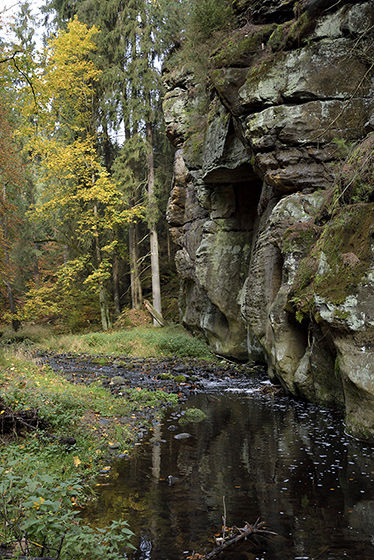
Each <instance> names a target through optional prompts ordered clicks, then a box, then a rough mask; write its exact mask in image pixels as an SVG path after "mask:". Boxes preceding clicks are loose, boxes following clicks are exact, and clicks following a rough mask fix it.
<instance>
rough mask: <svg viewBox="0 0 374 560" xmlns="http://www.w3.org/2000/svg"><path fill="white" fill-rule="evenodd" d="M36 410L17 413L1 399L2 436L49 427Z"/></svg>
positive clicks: (0, 424) (0, 421) (0, 428)
mask: <svg viewBox="0 0 374 560" xmlns="http://www.w3.org/2000/svg"><path fill="white" fill-rule="evenodd" d="M47 425H48V424H47V422H46V421H45V420H43V419H42V418H40V417H39V414H38V411H37V409H36V408H30V409H28V410H18V411H15V410H13V409H12V408H11V407H9V406H7V405H6V404H5V403H4V401H3V400H2V399H0V434H1V435H4V434H17V435H18V434H19V433H20V432H21V431H22V429H26V430H37V429H38V428H40V427H42V428H45V427H47Z"/></svg>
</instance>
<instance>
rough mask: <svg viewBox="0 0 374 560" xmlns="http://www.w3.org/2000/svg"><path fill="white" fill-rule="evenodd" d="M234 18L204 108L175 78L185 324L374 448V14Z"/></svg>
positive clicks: (171, 214)
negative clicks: (339, 419) (333, 411)
mask: <svg viewBox="0 0 374 560" xmlns="http://www.w3.org/2000/svg"><path fill="white" fill-rule="evenodd" d="M234 6H235V10H236V15H237V21H238V27H237V29H235V30H231V31H230V32H227V33H226V34H225V35H224V36H223V35H221V37H220V39H219V41H218V42H216V44H215V47H214V49H213V50H212V51H211V52H210V55H209V71H208V73H207V76H206V88H205V89H204V95H205V109H203V110H202V108H203V107H204V104H203V103H202V102H201V97H202V95H203V94H202V89H201V87H200V88H199V87H197V86H199V85H201V84H199V83H198V79H199V78H198V77H197V76H196V75H194V74H193V73H192V72H191V71H190V70H187V68H186V67H184V68H183V67H180V66H179V67H178V66H175V67H174V68H172V69H171V68H170V66H169V68H167V67H166V70H165V84H166V88H167V93H166V95H165V100H164V113H165V118H166V122H167V132H168V135H169V137H170V139H171V141H172V142H173V144H174V145H175V146H176V148H177V151H176V157H175V168H174V183H173V188H172V192H171V197H170V201H169V207H168V216H167V217H168V221H169V224H170V228H171V232H172V235H173V239H174V241H175V242H176V243H177V245H178V246H179V251H178V253H177V257H176V263H177V269H178V273H179V275H180V278H181V282H182V285H181V294H180V308H181V313H182V318H183V322H184V324H185V325H186V326H188V327H189V328H191V329H195V330H200V331H202V332H203V333H204V334H205V336H206V337H207V339H208V341H209V343H210V344H211V346H212V347H213V348H214V350H215V351H216V352H217V353H218V354H221V355H224V356H228V357H231V358H235V359H239V360H247V359H248V360H255V361H263V362H266V363H267V365H268V369H269V375H270V377H271V378H272V379H276V380H279V381H280V382H281V383H282V385H283V386H284V387H285V388H286V389H287V390H288V391H289V392H291V393H293V394H295V395H300V396H302V397H305V398H308V399H310V400H314V401H317V402H320V403H323V404H326V405H330V404H333V405H335V406H336V405H337V406H339V407H344V410H345V415H346V424H347V429H348V430H349V431H350V432H351V433H353V434H354V435H357V436H360V437H361V436H363V437H374V299H373V295H374V214H373V212H374V204H373V202H372V200H374V196H373V194H374V173H373V170H374V133H373V132H372V131H374V5H373V2H371V1H355V2H354V1H351V2H347V1H344V0H340V1H338V2H336V1H335V0H334V1H329V0H302V1H299V2H295V1H292V0H261V1H258V0H235V2H234ZM200 80H201V77H200Z"/></svg>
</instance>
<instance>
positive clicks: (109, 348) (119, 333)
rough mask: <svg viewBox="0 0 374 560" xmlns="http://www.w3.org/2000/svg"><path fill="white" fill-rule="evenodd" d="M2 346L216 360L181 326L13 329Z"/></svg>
mask: <svg viewBox="0 0 374 560" xmlns="http://www.w3.org/2000/svg"><path fill="white" fill-rule="evenodd" d="M0 340H1V341H2V343H3V344H7V343H8V342H14V341H23V344H24V345H25V346H30V347H31V346H32V347H35V348H38V349H44V350H47V351H51V352H75V353H87V354H106V355H111V356H113V355H114V356H120V355H125V356H134V357H149V358H151V357H152V358H162V357H164V356H176V357H178V358H201V359H205V360H211V359H213V355H212V352H211V350H210V349H209V347H208V346H207V344H206V343H205V342H204V341H203V340H201V339H200V338H197V337H194V336H192V335H190V334H189V333H188V332H187V331H186V330H185V329H183V328H182V327H179V326H175V327H165V328H154V327H151V326H142V327H135V328H128V329H123V330H113V331H110V332H107V333H104V332H91V333H86V334H79V335H78V334H77V335H76V334H74V335H70V334H58V335H56V334H55V332H54V331H53V330H52V329H50V328H48V327H40V326H33V325H31V326H27V325H26V326H24V327H22V328H21V329H20V330H19V331H17V333H15V332H14V331H13V330H12V329H11V328H10V327H7V328H4V329H3V331H2V337H1V339H0Z"/></svg>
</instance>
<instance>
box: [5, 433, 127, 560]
mask: <svg viewBox="0 0 374 560" xmlns="http://www.w3.org/2000/svg"><path fill="white" fill-rule="evenodd" d="M35 451H36V450H35V448H34V446H33V445H32V444H31V445H29V446H28V450H27V451H26V452H25V453H24V454H22V455H21V454H19V451H18V449H17V448H15V447H12V446H10V447H9V448H7V451H6V453H5V454H4V455H5V456H4V455H3V458H2V460H3V465H1V466H0V496H1V498H0V526H2V529H3V537H2V538H3V540H4V541H5V542H7V543H9V544H10V543H17V544H18V548H19V551H20V553H21V554H22V555H27V556H37V557H39V556H40V553H41V552H44V553H45V552H47V555H51V556H55V554H56V553H57V552H60V556H59V557H60V558H61V559H64V558H72V559H77V560H82V558H90V560H91V559H92V560H101V559H102V558H108V559H111V560H117V559H118V557H119V556H120V555H121V554H123V552H124V551H125V550H126V549H131V548H134V547H133V546H132V545H131V543H130V539H131V537H132V536H133V533H132V531H131V530H130V529H129V527H128V523H127V522H126V521H122V520H119V521H114V522H112V524H111V525H110V526H109V527H105V528H103V529H93V528H91V527H87V526H83V523H82V520H80V519H79V518H77V510H76V509H75V504H79V503H80V502H82V503H83V502H84V500H85V494H84V485H83V482H82V479H81V478H80V477H78V476H74V477H70V478H66V479H65V480H62V479H61V474H60V473H54V474H50V473H49V472H48V465H49V458H48V457H47V456H46V454H45V453H43V452H40V450H39V449H38V450H37V454H36V453H35ZM12 456H13V457H12ZM5 460H6V464H5V465H4V463H5ZM4 537H5V538H4Z"/></svg>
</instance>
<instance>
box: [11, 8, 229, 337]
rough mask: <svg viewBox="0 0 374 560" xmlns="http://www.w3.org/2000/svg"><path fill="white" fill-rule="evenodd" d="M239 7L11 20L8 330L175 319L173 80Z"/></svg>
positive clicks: (56, 13) (45, 12) (53, 11)
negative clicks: (132, 312)
mask: <svg viewBox="0 0 374 560" xmlns="http://www.w3.org/2000/svg"><path fill="white" fill-rule="evenodd" d="M32 4H33V5H34V6H32ZM226 6H228V3H227V2H219V3H217V2H213V1H211V0H206V1H204V2H194V1H193V0H157V1H154V0H141V1H139V0H108V1H105V2H100V1H99V0H74V1H69V0H49V1H47V2H45V4H44V5H43V6H41V7H40V10H39V12H38V14H37V15H36V12H35V10H34V9H33V8H35V4H34V3H32V2H28V1H25V2H22V1H21V2H19V3H18V4H17V11H16V13H15V15H14V10H9V9H6V8H3V9H2V11H0V88H1V96H0V131H1V134H0V142H1V147H0V179H1V203H0V232H1V233H0V275H1V289H0V299H1V306H0V309H1V317H0V320H1V321H2V322H3V323H10V322H13V325H14V326H15V327H16V328H17V325H19V324H20V323H24V322H36V323H38V322H44V323H50V324H57V325H60V326H61V327H63V328H67V329H69V330H70V331H73V332H74V331H77V330H81V329H86V328H88V329H90V328H94V327H95V328H96V327H101V328H102V329H103V330H108V329H110V328H111V327H112V325H113V323H114V322H115V321H116V320H118V318H119V317H120V315H121V313H122V312H123V310H128V309H139V308H141V307H142V305H143V299H144V298H149V299H150V300H152V302H153V306H154V308H155V309H156V310H157V311H158V313H160V314H163V315H164V316H165V317H166V318H170V319H172V320H174V319H175V317H176V316H177V292H178V281H177V279H176V274H175V269H174V263H173V260H174V259H173V256H174V255H173V253H174V249H173V244H172V242H171V240H170V236H169V232H168V228H167V224H166V220H165V211H166V205H167V200H168V196H169V191H170V184H171V179H172V161H173V150H174V148H173V147H172V146H171V144H170V143H169V142H168V140H167V138H166V135H165V132H164V119H163V114H162V108H161V103H162V97H163V85H162V67H163V64H164V62H165V59H166V58H167V57H168V56H169V57H170V56H171V55H172V53H173V52H174V51H176V50H178V46H179V45H180V44H181V42H182V41H183V42H186V43H189V44H190V49H187V51H188V50H189V51H190V53H192V52H193V48H194V47H193V45H194V43H195V42H196V41H198V40H201V39H202V38H204V37H207V36H209V34H210V33H211V32H212V31H214V29H215V28H217V27H219V26H222V25H223V24H225V25H226V24H227V20H226V16H227V13H226V11H225V8H226ZM222 8H223V9H222ZM192 58H193V56H191V54H190V59H191V60H192ZM191 60H190V61H189V62H190V63H191Z"/></svg>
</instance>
